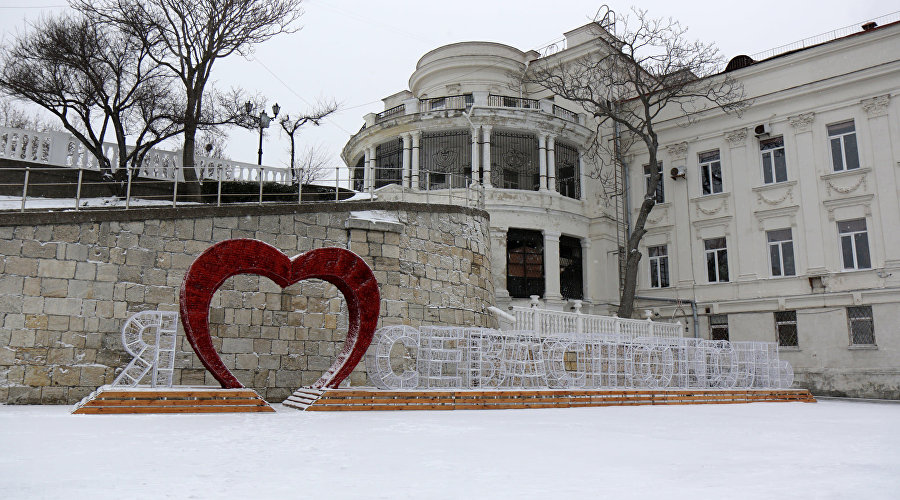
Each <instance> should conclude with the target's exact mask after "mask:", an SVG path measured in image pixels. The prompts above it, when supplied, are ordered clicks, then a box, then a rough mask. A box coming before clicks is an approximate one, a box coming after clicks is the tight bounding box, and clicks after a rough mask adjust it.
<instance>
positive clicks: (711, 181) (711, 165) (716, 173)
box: [699, 149, 722, 194]
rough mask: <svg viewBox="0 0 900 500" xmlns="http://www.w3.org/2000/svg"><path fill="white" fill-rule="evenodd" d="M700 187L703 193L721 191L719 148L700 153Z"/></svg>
mask: <svg viewBox="0 0 900 500" xmlns="http://www.w3.org/2000/svg"><path fill="white" fill-rule="evenodd" d="M699 160H700V187H701V189H702V190H703V194H715V193H721V192H722V161H721V160H720V159H719V150H718V149H717V150H715V151H707V152H705V153H700V155H699Z"/></svg>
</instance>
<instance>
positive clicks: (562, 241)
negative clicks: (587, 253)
mask: <svg viewBox="0 0 900 500" xmlns="http://www.w3.org/2000/svg"><path fill="white" fill-rule="evenodd" d="M559 284H560V287H559V288H560V290H559V291H560V293H561V294H562V296H563V298H564V299H583V298H584V284H583V279H582V268H581V240H579V239H578V238H573V237H571V236H560V238H559Z"/></svg>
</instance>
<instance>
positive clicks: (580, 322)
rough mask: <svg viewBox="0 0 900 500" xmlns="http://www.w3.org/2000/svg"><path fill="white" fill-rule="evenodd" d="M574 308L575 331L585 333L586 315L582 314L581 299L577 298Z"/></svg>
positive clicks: (580, 333)
mask: <svg viewBox="0 0 900 500" xmlns="http://www.w3.org/2000/svg"><path fill="white" fill-rule="evenodd" d="M573 309H575V333H577V334H579V335H583V334H584V316H583V315H582V314H581V301H580V300H576V301H575V303H574V305H573Z"/></svg>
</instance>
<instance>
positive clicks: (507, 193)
mask: <svg viewBox="0 0 900 500" xmlns="http://www.w3.org/2000/svg"><path fill="white" fill-rule="evenodd" d="M595 29H596V28H595V26H594V25H588V26H584V27H581V28H578V29H576V30H573V31H571V32H569V33H566V40H565V45H564V48H563V49H562V50H555V51H552V53H544V54H542V53H538V52H535V51H530V52H522V51H519V50H517V49H515V48H512V47H508V46H505V45H501V44H497V43H487V42H464V43H457V44H452V45H448V46H444V47H440V48H437V49H435V50H433V51H431V52H429V53H427V54H425V55H424V56H423V57H422V58H421V59H420V60H419V62H418V64H417V66H416V70H415V72H414V73H413V75H412V76H411V78H410V80H409V90H404V91H402V92H399V93H397V94H394V95H392V96H389V97H387V98H385V99H384V102H385V111H383V112H381V113H378V114H370V115H367V116H366V117H365V120H366V123H365V126H364V127H363V128H362V129H361V130H360V131H359V132H358V133H357V134H356V135H354V136H353V137H352V138H351V139H350V141H349V142H348V144H347V146H346V147H345V148H344V151H343V157H344V160H345V161H346V163H347V165H348V166H349V167H350V168H351V171H352V172H353V175H354V184H355V185H354V187H355V188H356V189H357V190H365V191H369V192H371V193H372V194H374V195H376V196H379V197H383V198H385V199H396V198H397V197H416V196H435V195H439V194H440V193H443V192H445V191H448V190H449V191H452V190H454V189H456V190H461V189H480V190H483V191H484V203H485V206H484V208H485V210H487V212H488V213H489V214H490V217H491V221H490V231H491V270H492V276H493V280H494V289H495V293H496V296H497V302H498V304H500V305H504V304H517V303H526V302H528V301H530V297H531V296H533V295H537V296H539V297H540V298H541V300H542V301H543V302H544V303H545V304H546V306H548V307H556V308H568V307H571V305H572V303H573V301H575V300H580V301H582V303H583V304H584V307H583V310H587V311H590V312H594V313H599V314H609V313H612V312H614V311H615V308H616V303H617V302H618V291H619V276H618V274H619V273H618V249H619V248H620V246H621V245H622V244H623V243H622V242H623V231H624V230H627V228H626V224H627V219H628V218H629V217H628V216H626V215H625V214H624V212H625V210H627V211H630V214H629V215H630V216H631V217H633V216H635V215H636V214H637V210H638V205H639V202H640V201H641V198H642V196H643V194H644V187H645V186H646V178H647V174H648V173H649V172H648V171H647V169H646V167H644V165H645V164H646V163H648V161H649V160H648V155H647V154H646V152H641V151H640V150H639V149H633V150H631V151H630V152H629V153H628V154H627V155H626V156H625V158H623V159H622V164H623V165H622V168H621V170H619V171H618V172H621V173H622V177H621V178H616V177H617V176H616V175H613V178H610V177H605V176H604V175H598V172H601V173H602V172H603V171H604V170H602V169H600V168H599V165H598V164H597V163H596V162H598V161H603V159H602V158H601V159H599V160H594V159H592V157H589V156H588V155H586V154H585V148H586V144H587V143H588V140H589V139H590V137H591V133H592V132H593V131H594V129H595V122H593V119H592V118H591V117H590V116H587V115H586V114H585V113H584V112H583V110H582V109H580V108H579V107H578V106H576V105H574V104H573V103H571V102H566V101H564V100H562V99H560V98H559V97H558V96H553V95H551V94H549V93H548V92H546V91H541V90H540V89H537V88H531V87H530V86H525V85H522V84H520V83H519V82H520V80H519V78H518V76H519V75H522V74H524V72H526V71H527V69H528V67H529V65H530V64H532V63H533V62H535V61H536V60H538V59H542V58H546V59H556V60H563V61H565V60H575V59H578V58H580V57H583V56H585V55H588V54H590V53H591V52H592V51H595V50H598V49H597V47H598V45H597V44H596V43H593V42H594V41H595V38H596V37H597V36H598V34H597V32H596V31H595ZM898 47H900V23H892V24H888V25H885V26H881V27H873V26H871V25H867V26H866V29H864V30H861V31H860V32H858V33H854V34H851V35H849V36H845V37H842V38H837V39H835V40H831V41H828V42H826V43H821V44H818V45H814V46H811V47H807V48H804V49H802V50H795V51H792V52H787V53H782V54H777V55H773V56H772V57H769V58H766V59H763V60H761V61H753V60H752V59H749V58H747V57H746V56H741V57H740V58H736V59H735V61H738V62H740V64H734V65H732V66H733V67H734V69H733V70H730V74H731V76H733V77H734V78H735V79H736V80H737V81H739V82H741V83H742V84H743V86H744V90H745V92H746V95H747V97H748V98H749V99H750V100H751V102H752V104H751V105H750V107H749V108H747V109H746V110H745V112H744V113H743V114H741V116H736V115H730V114H724V113H722V112H718V111H707V112H704V113H701V114H700V115H699V116H697V117H696V118H695V119H694V120H693V121H692V123H691V125H690V126H684V125H683V120H679V119H678V117H677V116H674V115H673V116H672V118H670V119H664V120H662V121H660V122H658V123H657V124H656V128H657V130H658V132H659V136H660V144H662V145H663V147H662V148H661V149H660V159H661V160H662V163H663V166H664V168H663V173H664V178H663V181H662V185H661V189H660V190H659V191H658V192H657V202H658V203H657V205H656V206H655V207H654V208H653V211H652V212H651V213H650V217H649V219H648V223H647V230H648V233H647V235H646V236H645V237H644V239H643V242H642V254H643V258H642V260H641V265H642V269H641V271H640V278H639V288H638V296H639V297H640V300H639V301H638V303H639V306H638V308H637V309H638V310H641V311H645V312H646V314H648V315H654V316H657V315H658V316H660V317H665V318H670V317H671V318H678V319H682V320H683V321H685V323H686V324H687V328H688V331H689V335H696V336H699V337H704V338H711V339H731V340H758V341H777V342H779V344H780V346H781V351H782V356H783V357H784V358H785V359H788V360H789V361H790V362H791V363H792V364H793V366H794V369H795V372H796V374H797V379H798V383H799V384H802V385H804V386H806V387H809V388H810V389H812V390H813V391H814V392H816V393H819V394H843V395H851V396H858V397H888V398H900V332H898V329H897V327H896V325H897V324H900V307H898V306H900V202H898V199H900V182H898V176H900V103H898V99H897V97H896V94H897V93H898V88H900V85H898V84H897V82H900V59H898V56H897V54H898V53H900V52H898V50H897V48H898ZM729 69H731V68H729ZM604 135H606V134H604ZM607 171H608V170H607ZM613 171H615V169H613ZM622 190H625V192H626V193H627V196H625V197H624V198H623V197H617V196H610V194H611V191H612V192H621V191H622ZM618 200H624V201H621V202H620V203H627V205H626V207H619V209H618V210H617V207H616V203H617V201H618ZM623 219H624V220H623ZM692 309H693V311H692ZM694 312H696V315H695V314H693V313H694ZM695 317H696V318H698V320H697V321H695V320H694V318H695Z"/></svg>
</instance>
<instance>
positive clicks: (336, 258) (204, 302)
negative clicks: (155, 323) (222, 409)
mask: <svg viewBox="0 0 900 500" xmlns="http://www.w3.org/2000/svg"><path fill="white" fill-rule="evenodd" d="M237 274H258V275H260V276H265V277H267V278H269V279H271V280H272V281H274V282H275V283H278V284H279V285H280V286H281V287H282V288H285V287H288V286H290V285H293V284H294V283H296V282H298V281H300V280H304V279H307V278H318V279H322V280H325V281H327V282H329V283H331V284H333V285H334V286H336V287H337V289H338V290H340V291H341V293H343V294H344V299H345V300H346V301H347V309H348V310H349V313H350V321H349V327H348V329H347V340H346V341H345V342H344V347H343V348H342V349H341V352H340V354H338V356H337V358H335V360H334V363H333V364H332V365H331V367H330V368H328V370H327V371H326V372H325V373H324V374H323V375H322V377H320V378H319V380H317V381H316V383H315V384H313V387H328V388H335V387H337V386H338V385H340V383H341V381H343V380H344V379H345V378H347V376H348V375H350V372H352V371H353V368H355V367H356V365H357V364H358V363H359V361H360V360H361V359H362V357H363V355H364V354H365V353H366V349H368V348H369V344H370V343H372V336H373V335H374V333H375V326H376V324H377V322H378V311H379V308H380V302H381V298H380V296H379V293H378V282H377V281H376V280H375V275H374V274H372V270H371V269H370V268H369V266H368V265H366V263H365V261H363V260H362V259H361V258H360V257H359V256H358V255H356V254H355V253H353V252H351V251H349V250H345V249H343V248H319V249H316V250H311V251H309V252H306V253H304V254H301V255H298V256H296V257H294V258H293V259H290V258H288V256H287V255H285V254H284V253H282V252H281V251H280V250H278V249H277V248H275V247H273V246H272V245H269V244H268V243H264V242H262V241H258V240H251V239H234V240H226V241H223V242H221V243H217V244H215V245H213V246H211V247H209V248H208V249H206V251H205V252H203V253H202V254H200V256H199V257H197V260H195V261H194V263H193V264H191V267H190V269H188V271H187V273H186V274H185V276H184V282H183V283H182V285H181V324H182V325H184V332H185V335H186V336H187V339H188V341H189V342H190V343H191V347H193V348H194V352H196V353H197V356H198V357H199V358H200V361H201V362H203V366H205V367H206V369H207V370H209V371H210V372H211V373H212V374H213V377H215V378H216V380H218V381H219V383H220V384H222V387H223V388H225V389H234V388H239V387H243V385H242V384H241V383H240V382H239V381H238V379H236V378H235V377H234V375H233V374H232V373H231V371H230V370H229V369H228V367H227V366H225V364H224V363H223V362H222V358H221V357H220V356H219V353H218V352H217V351H216V348H215V347H213V344H212V338H211V337H210V335H209V304H210V302H211V301H212V297H213V294H215V293H216V290H218V289H219V287H220V286H222V283H224V282H225V280H226V279H228V278H230V277H232V276H235V275H237Z"/></svg>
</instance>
